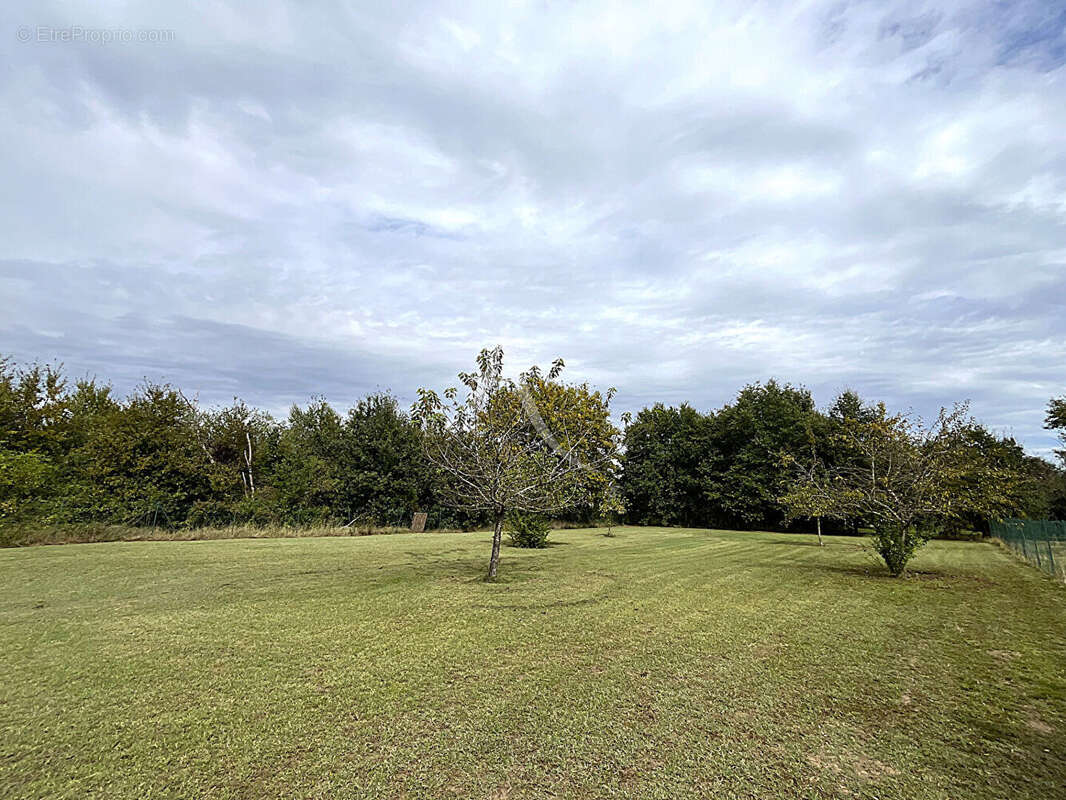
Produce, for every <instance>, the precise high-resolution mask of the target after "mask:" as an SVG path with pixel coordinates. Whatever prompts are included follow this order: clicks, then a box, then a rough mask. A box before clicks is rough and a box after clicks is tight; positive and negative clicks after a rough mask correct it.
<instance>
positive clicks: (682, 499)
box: [0, 348, 1066, 533]
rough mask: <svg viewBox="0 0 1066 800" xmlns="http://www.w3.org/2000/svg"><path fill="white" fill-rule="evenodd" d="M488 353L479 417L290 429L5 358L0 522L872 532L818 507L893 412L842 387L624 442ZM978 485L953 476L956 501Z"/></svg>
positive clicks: (1054, 472) (677, 411)
mask: <svg viewBox="0 0 1066 800" xmlns="http://www.w3.org/2000/svg"><path fill="white" fill-rule="evenodd" d="M482 357H483V358H487V359H488V360H487V361H483V360H479V371H478V372H476V373H471V374H469V375H466V374H464V375H460V383H461V384H463V385H464V386H465V387H466V389H467V390H471V389H473V392H469V391H468V394H473V395H477V394H478V393H479V392H480V394H481V395H482V396H481V398H480V400H478V402H480V403H481V404H482V405H481V406H479V407H474V406H465V405H463V404H462V403H460V401H461V400H462V398H460V397H458V396H457V394H456V391H455V390H454V389H453V390H449V391H447V392H445V393H444V397H443V399H442V398H441V397H438V396H437V395H436V393H434V392H430V391H428V390H422V391H421V392H420V395H419V398H420V399H419V402H418V403H416V404H415V406H414V408H413V409H411V410H410V411H408V410H405V409H403V408H402V407H401V406H400V404H399V403H398V401H397V400H396V398H395V397H393V396H391V395H389V394H387V393H377V394H371V395H369V396H367V397H365V398H363V399H362V400H360V401H359V402H358V403H356V405H355V406H353V407H352V408H351V409H350V410H349V411H348V412H347V413H344V414H342V413H340V412H338V411H337V410H336V409H335V408H333V407H332V406H331V405H330V404H329V403H327V402H326V401H325V400H323V399H312V400H311V401H310V402H308V403H307V404H304V405H294V406H293V407H292V408H291V409H290V411H289V413H288V415H287V416H286V417H285V418H284V419H276V418H274V417H273V416H272V415H270V414H268V413H266V412H264V411H262V410H259V409H256V408H253V407H250V406H248V405H247V404H245V403H243V402H241V401H239V400H235V401H234V402H233V403H232V404H230V405H228V406H224V407H216V408H202V407H200V406H199V405H198V404H197V403H196V402H195V400H191V399H189V398H188V397H187V396H186V395H185V394H184V393H183V392H182V391H181V390H180V389H179V388H178V387H174V386H170V385H160V384H154V383H145V384H144V385H142V386H140V387H138V388H137V389H136V390H135V391H133V392H131V393H130V394H129V395H128V396H125V397H118V396H116V394H115V392H114V391H113V389H112V388H111V386H110V385H108V384H106V383H102V382H99V381H97V380H95V379H82V380H76V381H70V380H69V379H68V378H66V377H65V376H64V374H63V370H62V368H61V367H55V366H49V365H41V364H29V365H18V364H16V363H14V362H13V361H11V360H10V359H0V524H4V523H7V524H11V523H20V522H33V523H47V524H69V523H83V522H104V523H122V524H127V525H168V526H188V527H195V526H206V525H229V524H252V525H301V526H303V525H313V524H330V525H362V524H366V525H406V524H407V523H408V522H409V521H410V515H411V514H412V512H414V511H426V512H428V513H429V514H430V526H431V527H462V528H471V527H476V526H480V525H484V524H491V525H495V527H496V530H497V533H498V531H499V527H500V517H501V514H502V513H503V511H504V510H509V509H504V508H503V507H504V505H507V504H509V505H510V507H511V508H517V509H519V510H521V509H527V510H531V511H542V512H547V513H551V514H552V515H553V516H556V517H557V518H559V517H561V518H566V519H570V520H573V521H591V520H593V519H597V518H600V517H602V516H603V515H604V514H605V513H606V512H609V511H619V510H620V511H624V516H625V519H626V520H627V521H629V522H631V523H636V524H655V525H685V526H705V527H727V528H740V529H770V530H813V529H814V526H815V525H816V524H817V520H818V519H820V518H822V517H824V519H825V523H826V525H827V526H828V527H827V529H828V530H830V531H832V530H847V531H854V529H855V528H856V527H857V526H858V525H860V524H862V523H864V521H866V520H864V518H863V516H862V515H861V514H850V513H845V512H844V511H843V510H842V508H843V507H842V506H841V505H839V504H838V505H837V506H832V505H831V504H828V505H825V506H824V508H822V507H819V506H818V505H817V503H816V502H815V501H816V500H817V499H818V493H817V491H815V490H814V487H816V484H817V479H818V478H819V477H820V476H821V477H825V476H828V475H830V474H832V473H833V471H834V470H835V469H837V468H839V467H842V465H844V464H847V463H853V462H854V459H855V453H854V447H855V442H854V441H851V442H850V443H849V440H848V433H849V430H850V428H849V426H852V427H853V426H854V424H855V422H856V421H859V422H865V423H867V424H869V423H871V421H876V420H882V422H883V421H884V420H886V419H891V418H892V415H890V414H888V412H887V411H885V409H884V407H883V406H880V405H878V404H874V403H869V402H867V401H865V400H863V399H862V398H860V397H859V396H858V395H857V394H856V393H854V392H851V391H848V392H844V393H843V394H841V395H840V396H839V397H838V398H836V399H835V400H834V402H833V403H832V404H831V405H830V406H829V407H828V408H826V409H818V408H817V407H816V406H815V403H814V401H813V399H812V397H811V395H810V393H809V392H808V391H807V390H806V389H803V388H801V387H795V386H791V385H789V384H783V383H779V382H777V381H773V380H771V381H768V382H766V383H756V384H751V385H749V386H746V387H744V388H743V389H741V390H740V392H739V393H738V395H737V396H736V398H735V400H733V401H732V402H731V403H728V404H726V405H725V406H723V407H722V408H720V409H718V410H716V411H711V412H700V411H697V410H696V409H694V408H692V407H691V406H689V405H686V404H682V405H680V406H676V407H667V406H665V405H663V404H655V405H653V406H651V407H648V408H645V409H643V410H642V411H640V412H639V413H638V414H637V415H636V416H635V417H634V418H632V419H630V418H629V417H628V416H627V417H625V418H624V419H623V422H624V432H623V431H622V430H619V429H618V428H616V427H615V425H614V424H613V423H612V422H611V418H610V413H609V402H610V395H611V392H606V393H600V392H597V391H595V390H593V389H592V388H590V387H589V386H587V385H585V384H576V385H574V384H565V383H563V382H562V381H561V380H560V378H559V368H561V362H558V363H557V365H555V366H553V369H552V371H550V372H548V373H546V374H542V373H540V372H539V370H536V369H534V370H531V371H530V372H527V373H523V376H522V378H521V379H520V380H519V381H517V382H516V381H510V382H508V381H504V380H503V379H502V377H501V376H502V351H500V350H499V348H497V349H496V350H493V351H485V352H484V353H483V354H482ZM479 381H480V383H479ZM486 381H488V382H489V383H486ZM493 381H494V383H493ZM486 387H488V389H489V391H488V392H487V393H486V391H485V390H486ZM463 402H465V401H463ZM464 409H465V410H464ZM531 409H532V412H533V416H535V417H538V418H539V424H538V423H537V421H536V420H534V419H532V418H531ZM464 415H465V416H464ZM1048 425H1049V427H1055V426H1057V427H1058V428H1059V429H1063V430H1066V398H1064V399H1062V400H1057V401H1054V402H1053V403H1052V406H1051V408H1050V409H1049V416H1048ZM493 426H495V427H493ZM956 427H957V428H958V431H957V433H958V436H959V437H960V438H959V441H964V442H965V443H966V445H967V447H968V448H970V451H980V453H981V454H982V457H983V458H985V459H987V460H988V463H994V464H996V465H998V466H999V467H1001V468H1002V469H1004V470H1009V471H1010V472H1011V474H1015V475H1017V476H1020V479H1018V480H1013V481H1011V482H1009V487H1008V488H1006V489H1004V490H1003V491H1002V492H1001V495H1002V496H998V497H997V498H996V504H995V513H997V514H1006V515H1011V516H1030V517H1038V518H1063V517H1064V516H1066V473H1064V472H1063V470H1062V469H1060V468H1058V467H1056V466H1055V465H1052V464H1051V463H1049V462H1047V461H1044V460H1042V459H1039V458H1035V457H1033V456H1029V455H1027V454H1026V453H1025V452H1024V451H1023V449H1022V448H1021V446H1019V445H1018V444H1017V442H1015V441H1014V440H1013V439H1011V438H1009V437H1002V436H997V435H995V434H994V433H992V432H990V431H989V430H988V429H987V428H985V427H984V426H982V425H980V424H978V423H976V422H974V421H972V420H969V419H968V418H967V419H965V420H962V421H959V423H958V425H957V426H956ZM853 432H854V431H852V433H853ZM479 437H480V438H479ZM501 437H506V441H507V443H508V444H507V446H508V447H510V448H511V450H509V451H508V452H509V453H510V454H511V456H510V457H511V458H512V462H513V463H511V467H513V470H512V471H511V472H508V473H507V475H508V477H507V479H506V480H502V479H501V478H500V473H499V472H498V471H497V472H495V473H494V472H492V471H491V469H488V468H487V467H486V464H488V463H489V462H488V460H487V454H488V453H489V451H490V450H492V453H493V455H494V456H496V457H500V455H501V453H502V450H501V447H502V445H500V442H501V441H502V440H503V439H502V438H501ZM493 448H495V449H494V450H493ZM849 459H850V460H849ZM449 463H450V464H451V465H452V466H453V467H454V466H456V465H457V464H458V465H460V466H462V467H463V468H464V469H466V472H465V473H463V472H462V471H461V470H460V471H459V472H457V471H456V470H454V469H452V470H450V469H449ZM560 464H562V465H563V466H561V467H560V466H559V465H560ZM575 465H580V467H581V468H580V469H575V468H573V467H574V466H575ZM479 468H482V469H488V471H482V472H478V471H477V470H478V469H479ZM495 468H496V467H493V469H495ZM544 475H547V476H549V478H548V480H549V482H550V487H548V488H550V489H551V492H550V497H548V495H545V494H544V493H542V492H541V491H540V489H543V488H545V487H544V486H542V485H541V482H542V481H543V479H544V478H543V476H544ZM979 477H980V476H978V475H977V474H976V473H975V474H973V475H971V476H970V477H969V478H968V477H967V476H966V475H965V474H962V473H960V474H957V475H955V479H956V480H957V481H958V484H957V486H955V489H956V490H958V491H962V489H963V488H965V486H966V485H967V483H966V481H967V480H971V479H972V480H978V479H979ZM801 479H802V480H801ZM494 481H495V482H494ZM508 481H510V483H508ZM802 487H806V491H807V494H806V495H805V496H802V497H801V494H802V492H800V493H799V494H797V491H798V490H799V489H800V488H802ZM825 488H827V487H826V486H825V485H823V486H822V489H825ZM829 488H831V487H829ZM464 490H465V491H464ZM523 491H524V492H525V494H524V495H523V494H522V492H523ZM508 492H510V494H508ZM505 495H506V497H507V498H508V499H506V500H505V502H503V503H501V502H500V498H501V497H504V496H505ZM790 497H791V503H790V502H786V501H788V500H789V499H790ZM812 503H813V505H812ZM805 504H806V505H805ZM974 509H978V506H976V505H974V504H969V505H967V506H966V507H962V506H960V507H959V509H958V513H955V514H953V515H949V518H947V519H946V520H943V521H944V522H945V523H946V524H950V525H954V526H957V527H960V528H974V529H983V528H984V527H985V526H986V525H987V514H985V513H983V512H982V511H981V510H980V509H978V510H974ZM816 511H818V512H820V513H814V512H816ZM821 512H824V513H821Z"/></svg>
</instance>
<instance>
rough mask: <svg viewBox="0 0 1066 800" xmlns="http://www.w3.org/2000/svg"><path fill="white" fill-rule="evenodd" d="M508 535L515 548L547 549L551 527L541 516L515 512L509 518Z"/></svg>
mask: <svg viewBox="0 0 1066 800" xmlns="http://www.w3.org/2000/svg"><path fill="white" fill-rule="evenodd" d="M507 528H508V531H507V532H508V534H509V535H510V537H511V544H513V545H514V546H515V547H547V546H548V534H549V533H550V532H551V525H550V524H549V523H548V520H547V519H545V518H544V517H542V516H541V515H540V514H525V513H522V512H518V511H513V512H511V514H510V515H509V516H508V517H507Z"/></svg>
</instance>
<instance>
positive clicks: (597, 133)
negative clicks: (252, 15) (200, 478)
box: [0, 0, 1066, 450]
mask: <svg viewBox="0 0 1066 800" xmlns="http://www.w3.org/2000/svg"><path fill="white" fill-rule="evenodd" d="M0 14H3V15H4V16H3V18H2V19H0V24H2V25H3V27H4V28H6V29H8V30H9V31H13V30H14V29H16V28H17V27H18V26H19V25H25V24H48V25H62V24H79V25H83V26H92V25H99V26H100V27H116V26H121V27H131V28H132V27H142V28H169V29H173V30H174V32H175V37H174V41H173V42H170V43H166V44H150V45H149V44H136V45H134V44H117V43H116V44H111V45H107V46H103V45H84V46H83V45H78V44H66V45H63V44H51V45H40V44H37V43H32V44H26V45H20V44H17V43H15V42H12V43H10V44H9V47H8V49H7V53H8V56H9V58H8V62H9V68H8V69H7V71H6V72H5V73H4V74H3V76H0V102H2V103H3V105H4V108H5V109H7V110H8V113H6V114H3V115H0V137H2V138H3V141H4V142H5V148H4V150H3V152H2V154H0V180H2V181H3V182H4V186H5V188H6V189H7V191H6V192H5V194H4V197H3V199H2V200H0V202H2V203H3V208H2V209H0V212H2V213H0V242H2V243H3V245H2V246H0V293H2V299H3V301H4V308H5V315H4V318H3V320H2V321H0V332H2V334H3V336H4V339H3V340H2V341H0V350H14V351H15V353H16V355H18V356H20V357H23V358H28V357H41V358H51V357H57V358H62V359H64V360H66V361H67V363H68V365H70V366H71V367H72V368H73V369H75V370H82V369H89V368H91V369H93V370H95V371H98V372H99V373H101V374H103V375H114V376H115V377H116V380H118V381H119V383H120V384H122V383H123V382H129V381H135V380H136V379H139V378H140V377H142V376H144V375H149V374H150V375H157V376H160V377H172V378H176V379H181V380H183V381H189V382H192V383H194V384H196V385H200V386H203V387H207V389H206V390H207V391H209V392H210V391H214V392H216V394H218V395H219V397H220V398H221V399H225V396H227V395H228V394H232V393H233V392H234V391H240V392H241V393H242V394H245V395H246V396H247V397H248V398H249V399H251V400H254V401H257V402H262V403H264V404H266V405H268V406H270V407H273V408H276V407H278V406H279V404H280V405H283V404H284V403H286V402H289V401H291V400H292V399H294V398H298V397H299V396H300V395H301V393H306V392H307V391H310V390H313V389H314V387H315V386H316V385H320V386H321V387H322V390H323V391H328V392H330V393H334V394H335V395H340V396H334V399H336V400H338V401H339V402H345V401H347V400H350V399H352V397H351V396H352V395H354V394H356V393H358V392H361V391H366V390H368V389H373V388H374V387H376V386H382V385H390V386H392V387H393V388H395V389H397V391H400V392H401V393H403V392H410V391H411V390H412V389H413V388H414V385H415V384H417V383H433V384H437V383H439V382H442V381H445V380H447V377H448V375H450V374H454V372H455V370H457V369H459V368H465V367H467V366H468V364H469V361H470V359H471V357H472V355H473V353H474V351H475V350H476V349H477V348H478V347H480V346H482V345H486V344H492V343H495V342H502V343H503V344H504V345H505V346H506V347H507V348H508V350H509V353H510V355H513V356H514V359H515V366H516V367H517V366H520V365H523V364H522V362H530V361H538V362H541V363H546V362H548V361H550V360H551V359H552V358H553V357H555V356H556V355H562V356H564V357H566V358H567V361H568V363H569V364H570V366H571V374H572V375H573V376H574V377H579V378H585V377H587V378H590V379H594V380H596V381H600V382H602V383H604V384H613V385H616V386H617V387H618V388H619V390H620V393H619V403H621V404H622V405H629V406H636V405H639V404H641V403H645V402H650V401H653V400H656V399H662V400H664V401H667V402H678V401H680V400H685V399H687V400H690V401H692V402H693V403H695V404H696V405H698V406H702V407H709V406H713V405H717V404H720V403H721V402H724V401H726V400H727V399H729V397H730V396H731V395H732V394H733V392H735V390H736V389H737V388H738V387H739V385H740V384H741V383H743V382H746V381H749V380H756V379H764V378H766V377H769V376H771V375H777V376H779V377H781V378H784V379H789V380H793V381H801V382H807V383H809V384H810V385H811V386H812V387H813V388H814V389H815V390H816V392H817V393H819V397H820V399H822V400H827V399H828V396H829V394H830V393H831V392H832V391H833V390H835V389H839V388H840V387H842V386H845V385H850V386H854V387H856V388H858V389H860V390H866V391H868V392H869V393H871V394H873V395H876V396H880V397H884V398H885V399H886V400H889V401H890V402H894V403H896V404H898V405H903V406H907V405H913V406H915V407H917V408H919V409H920V410H926V411H928V410H931V409H933V408H935V407H936V406H938V405H940V404H942V403H948V402H951V401H953V400H955V399H959V398H960V396H962V395H966V396H969V397H972V398H973V400H974V406H975V410H976V411H977V412H978V413H979V414H981V415H982V416H983V417H984V418H985V419H986V420H987V421H988V422H990V423H991V424H994V425H1000V426H1004V428H1005V429H1007V428H1009V429H1010V430H1011V431H1013V432H1015V433H1016V434H1017V435H1019V436H1021V437H1022V438H1023V439H1024V440H1025V441H1026V442H1027V443H1028V444H1029V445H1030V446H1031V447H1033V448H1035V449H1041V450H1046V448H1048V447H1049V446H1050V442H1051V440H1050V438H1049V437H1048V436H1047V435H1046V433H1045V432H1042V431H1041V430H1040V421H1041V419H1042V413H1041V407H1042V405H1043V404H1044V403H1045V402H1046V400H1047V398H1048V397H1050V396H1051V395H1052V394H1061V393H1062V392H1063V391H1066V385H1064V384H1063V380H1064V377H1063V374H1062V370H1061V369H1060V368H1058V367H1057V365H1060V364H1063V363H1066V350H1064V346H1063V345H1062V344H1061V343H1062V342H1063V341H1066V335H1064V334H1066V322H1064V319H1066V314H1064V313H1063V297H1064V296H1066V251H1064V249H1063V245H1062V243H1063V241H1066V105H1064V104H1063V103H1062V102H1061V99H1062V97H1063V96H1064V95H1066V67H1064V66H1063V61H1064V55H1063V54H1064V53H1066V40H1064V34H1063V30H1062V20H1061V18H1057V21H1055V20H1052V21H1051V22H1049V21H1048V18H1047V16H1046V14H1042V13H1041V10H1040V9H1039V8H1038V6H1037V5H1036V4H1029V3H1026V2H1022V3H1017V4H1014V5H995V6H989V5H988V4H984V3H977V2H967V1H965V0H958V1H957V2H944V3H939V4H936V5H928V4H927V5H924V6H917V7H916V6H914V5H913V4H911V3H902V2H898V3H888V4H881V3H878V4H873V3H851V4H839V3H828V2H826V3H822V2H812V3H804V4H800V5H795V4H791V5H789V4H780V3H774V2H767V3H735V4H710V5H709V4H707V3H699V2H672V3H668V4H666V5H663V4H655V5H650V4H649V5H647V6H644V7H635V6H625V7H621V6H618V5H617V4H613V3H581V4H554V5H548V6H545V5H543V4H539V3H517V4H497V3H484V4H480V5H479V4H474V5H470V4H444V5H438V6H434V7H432V8H429V7H422V8H417V9H416V8H413V7H410V8H408V7H405V6H403V5H402V4H400V5H389V4H384V5H383V4H369V3H367V4H361V5H355V6H352V5H349V4H345V5H340V4H338V5H337V6H334V7H324V8H321V9H319V8H316V9H306V8H304V7H300V8H299V9H296V7H295V6H292V5H290V3H289V2H285V1H284V0H273V1H272V2H268V3H266V4H264V5H261V6H260V7H257V19H256V23H255V24H254V25H252V24H249V23H248V22H247V21H246V20H245V18H244V17H243V15H242V11H241V9H240V8H238V6H236V5H219V6H212V7H211V8H210V9H199V8H198V9H197V10H196V13H190V12H189V11H186V10H185V9H184V8H183V7H182V6H180V5H174V4H169V3H161V2H160V3H155V2H146V3H142V4H138V5H137V6H136V7H135V8H130V7H128V6H126V5H124V4H123V5H117V4H116V5H106V4H96V5H93V6H92V7H91V8H86V9H84V10H83V11H82V12H81V13H80V14H79V16H78V18H77V19H70V18H69V15H70V12H69V11H68V9H67V6H66V5H64V4H58V3H57V4H50V3H41V4H38V5H36V6H35V7H34V10H33V15H34V17H35V18H33V19H23V18H18V19H16V18H14V17H15V15H14V14H13V13H12V12H11V11H10V10H6V9H5V11H3V12H0ZM22 16H25V15H24V14H23V15H22ZM1056 25H1057V26H1058V27H1057V28H1056V27H1055V26H1056ZM12 36H13V34H12ZM213 337H217V338H213ZM264 349H265V350H269V351H270V352H271V353H273V354H274V356H273V359H272V360H269V359H264V354H263V352H262V351H263V350H264ZM211 387H214V388H211ZM346 395H347V396H346Z"/></svg>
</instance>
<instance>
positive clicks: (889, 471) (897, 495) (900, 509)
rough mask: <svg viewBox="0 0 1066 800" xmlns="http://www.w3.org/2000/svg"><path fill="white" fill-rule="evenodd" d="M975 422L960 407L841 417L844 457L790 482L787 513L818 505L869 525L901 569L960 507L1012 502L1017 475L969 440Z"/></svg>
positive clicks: (890, 563)
mask: <svg viewBox="0 0 1066 800" xmlns="http://www.w3.org/2000/svg"><path fill="white" fill-rule="evenodd" d="M974 425H975V423H974V422H973V420H972V419H970V418H969V416H968V415H967V407H966V406H965V405H958V406H956V407H955V408H954V409H953V410H952V411H950V412H949V411H944V410H942V411H941V413H940V415H939V417H938V418H937V421H936V423H935V424H934V425H932V426H930V427H925V426H924V425H923V424H922V423H921V421H920V420H917V419H913V418H910V417H908V416H906V415H902V414H896V415H891V414H889V413H888V412H887V411H886V410H885V407H884V405H880V406H878V407H877V409H876V413H875V414H874V415H872V416H870V417H868V418H862V419H858V418H854V417H849V418H846V419H844V420H843V421H842V423H841V426H840V432H839V433H838V434H837V435H838V436H840V437H841V438H842V444H843V445H844V447H843V448H842V451H843V452H846V453H849V454H850V457H849V458H848V459H847V460H844V461H842V462H840V463H837V464H834V465H832V466H831V467H829V468H828V469H826V470H824V471H818V472H816V473H813V474H811V475H807V476H804V477H803V478H801V479H800V480H797V481H795V482H794V483H793V484H792V486H791V487H790V490H789V492H788V493H786V494H785V495H784V496H783V497H782V503H783V505H784V506H785V508H786V509H787V510H788V512H789V513H790V514H804V515H806V514H809V513H810V511H811V510H812V509H813V508H817V509H818V510H820V511H821V512H822V513H823V514H824V515H826V516H835V517H838V518H847V517H850V518H855V519H859V520H862V521H864V522H867V523H870V524H872V525H873V527H874V546H875V547H876V548H877V551H878V553H879V554H880V555H881V557H882V558H883V559H884V561H885V565H886V566H887V567H888V569H889V572H890V573H891V574H892V575H895V576H898V575H902V574H903V572H904V570H905V569H906V566H907V562H908V561H910V559H911V557H912V556H913V555H914V553H915V551H917V549H918V548H919V547H921V546H922V545H923V544H925V542H926V541H927V540H928V538H929V536H930V534H931V532H932V529H933V526H934V525H936V524H937V523H939V522H942V521H943V520H946V519H951V518H953V517H957V516H958V515H960V514H963V513H976V514H981V515H984V516H988V517H998V516H1000V515H1001V514H1002V513H1003V512H1004V511H1005V510H1007V509H1009V508H1010V507H1011V505H1012V503H1013V502H1014V498H1015V497H1016V494H1017V487H1018V484H1019V482H1020V481H1021V480H1022V478H1021V476H1020V475H1019V474H1018V473H1017V472H1016V471H1015V470H1013V469H1011V468H1010V467H1009V466H1008V465H1005V464H1003V463H1000V462H997V461H995V460H993V459H989V458H988V457H987V455H986V453H984V452H983V451H982V450H981V448H980V447H977V446H975V443H974V438H973V437H972V436H971V432H972V430H973V427H974Z"/></svg>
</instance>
